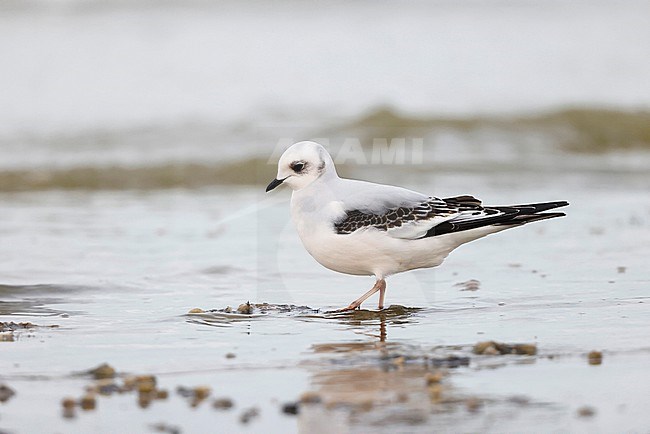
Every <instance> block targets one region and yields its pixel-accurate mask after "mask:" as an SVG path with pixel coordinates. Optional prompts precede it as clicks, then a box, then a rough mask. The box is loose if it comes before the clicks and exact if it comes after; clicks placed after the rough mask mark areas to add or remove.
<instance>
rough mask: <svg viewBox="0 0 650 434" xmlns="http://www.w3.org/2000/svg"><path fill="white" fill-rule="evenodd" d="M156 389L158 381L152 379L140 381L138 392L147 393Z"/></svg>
mask: <svg viewBox="0 0 650 434" xmlns="http://www.w3.org/2000/svg"><path fill="white" fill-rule="evenodd" d="M155 389H156V383H154V382H152V381H142V382H139V383H138V393H140V394H147V393H151V392H153V391H154V390H155Z"/></svg>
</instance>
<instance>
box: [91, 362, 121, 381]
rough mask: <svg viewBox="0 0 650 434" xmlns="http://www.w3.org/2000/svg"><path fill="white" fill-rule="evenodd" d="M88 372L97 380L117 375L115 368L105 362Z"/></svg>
mask: <svg viewBox="0 0 650 434" xmlns="http://www.w3.org/2000/svg"><path fill="white" fill-rule="evenodd" d="M88 372H89V373H90V374H91V375H92V376H93V377H94V378H95V380H103V379H106V378H113V377H115V368H113V367H112V366H111V365H109V364H108V363H103V364H101V365H99V366H98V367H96V368H94V369H91V370H90V371H88Z"/></svg>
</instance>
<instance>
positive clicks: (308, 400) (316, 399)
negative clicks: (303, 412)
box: [300, 392, 323, 404]
mask: <svg viewBox="0 0 650 434" xmlns="http://www.w3.org/2000/svg"><path fill="white" fill-rule="evenodd" d="M300 402H301V403H303V404H319V403H321V402H323V398H321V396H320V395H319V394H318V393H316V392H305V393H303V394H302V395H300Z"/></svg>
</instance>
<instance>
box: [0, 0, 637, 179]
mask: <svg viewBox="0 0 650 434" xmlns="http://www.w3.org/2000/svg"><path fill="white" fill-rule="evenodd" d="M649 8H650V7H649V6H648V4H647V2H644V1H632V0H628V1H623V2H616V3H613V2H610V1H602V0H601V1H594V2H570V3H567V2H561V1H549V2H543V3H541V2H537V1H518V2H508V1H489V2H478V1H466V2H452V1H433V2H425V1H414V2H409V3H408V4H407V5H405V4H401V3H393V2H380V3H376V2H364V1H354V2H337V1H329V2H325V3H323V4H313V3H306V2H298V1H282V2H274V3H270V2H264V1H254V2H229V1H220V2H208V1H188V2H180V1H179V2H175V1H165V2H163V3H160V2H148V1H136V2H122V1H115V0H110V1H88V0H86V1H76V0H74V1H71V0H55V1H20V2H18V1H5V2H2V4H1V5H0V12H1V13H0V53H1V54H2V68H0V83H1V84H0V86H1V87H0V89H1V92H0V93H1V99H2V103H1V104H0V118H1V119H2V123H1V125H0V168H1V169H2V173H1V174H0V177H1V178H0V180H1V181H2V182H0V189H2V190H4V191H15V190H31V189H36V190H38V189H57V188H79V187H80V188H91V189H95V188H99V189H101V188H109V189H110V188H118V189H119V188H128V187H136V188H157V187H169V186H185V185H189V186H202V185H214V184H222V183H254V182H255V180H256V178H255V176H256V174H257V172H258V171H260V170H264V171H265V172H266V169H267V168H266V167H261V166H260V165H259V164H256V163H259V161H260V160H261V161H262V162H263V163H266V161H267V160H268V158H269V155H271V153H272V151H273V149H274V148H275V147H276V146H277V145H278V142H279V141H280V140H281V139H285V141H286V140H287V139H290V138H295V139H296V140H297V139H300V138H306V137H327V138H329V139H330V140H331V145H332V146H333V147H336V146H337V145H338V144H340V143H342V141H343V139H345V138H347V137H355V138H356V137H358V138H360V139H361V140H362V144H367V143H368V142H369V140H370V139H372V138H387V139H391V138H394V137H398V138H403V137H423V138H424V139H425V145H426V149H427V155H429V156H432V157H431V158H430V161H432V162H435V161H443V162H444V161H446V160H449V159H454V160H456V161H460V162H462V163H465V162H485V161H486V160H487V161H489V162H495V163H513V162H514V163H515V164H516V165H519V164H521V163H522V162H523V161H526V160H527V161H528V162H530V163H532V161H530V160H533V159H535V160H536V164H538V165H540V164H541V161H542V160H544V161H546V162H547V163H548V164H547V165H548V166H551V167H552V166H555V165H557V164H562V163H565V164H566V162H567V158H571V157H573V156H576V155H577V157H578V158H573V159H572V160H570V161H571V165H575V166H579V167H577V168H578V169H580V168H583V166H585V165H587V166H589V168H592V169H593V168H599V169H607V168H609V169H612V168H615V169H622V170H628V169H629V170H644V169H645V168H646V167H647V164H648V157H647V151H648V143H649V142H650V126H649V125H650V122H649V120H650V114H649V113H648V105H649V104H650V81H649V80H648V79H647V77H648V76H650V56H648V48H647V44H645V43H644V42H643V41H648V40H650V14H649V13H648V11H649ZM283 143H284V142H283ZM595 154H597V155H595ZM549 155H550V156H551V158H550V159H549V158H548V157H549ZM241 164H244V166H241V167H245V168H246V169H245V170H240V165H241ZM197 165H198V166H201V167H199V168H197V167H196V166H197ZM116 168H117V169H118V170H113V169H116ZM228 169H230V170H228ZM125 171H127V172H125ZM242 172H244V173H242ZM125 175H128V176H125ZM125 178H128V181H127V180H126V179H125Z"/></svg>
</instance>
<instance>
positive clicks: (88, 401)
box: [79, 393, 97, 410]
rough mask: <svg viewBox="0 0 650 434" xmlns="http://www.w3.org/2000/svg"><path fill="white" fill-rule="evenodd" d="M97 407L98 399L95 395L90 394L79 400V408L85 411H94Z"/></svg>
mask: <svg viewBox="0 0 650 434" xmlns="http://www.w3.org/2000/svg"><path fill="white" fill-rule="evenodd" d="M96 406H97V399H96V398H95V395H93V394H90V393H88V394H86V395H84V396H82V397H81V399H80V400H79V407H81V408H82V409H83V410H94V409H95V407H96Z"/></svg>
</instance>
